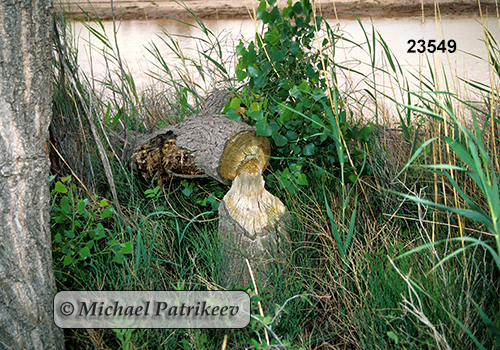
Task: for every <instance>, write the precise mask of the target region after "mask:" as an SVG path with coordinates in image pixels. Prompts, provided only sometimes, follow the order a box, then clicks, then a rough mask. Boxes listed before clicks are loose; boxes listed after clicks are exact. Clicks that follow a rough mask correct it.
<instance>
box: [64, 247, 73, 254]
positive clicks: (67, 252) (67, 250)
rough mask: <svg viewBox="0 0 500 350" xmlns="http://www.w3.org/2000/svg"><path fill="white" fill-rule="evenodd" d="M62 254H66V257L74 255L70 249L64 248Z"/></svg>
mask: <svg viewBox="0 0 500 350" xmlns="http://www.w3.org/2000/svg"><path fill="white" fill-rule="evenodd" d="M61 253H63V254H66V255H72V254H73V251H72V250H71V249H69V248H68V247H66V246H64V247H62V249H61Z"/></svg>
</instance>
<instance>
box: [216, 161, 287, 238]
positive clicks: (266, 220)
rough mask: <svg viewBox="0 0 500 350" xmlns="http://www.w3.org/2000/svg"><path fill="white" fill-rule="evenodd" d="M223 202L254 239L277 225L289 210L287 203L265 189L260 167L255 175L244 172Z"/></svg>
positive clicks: (246, 232)
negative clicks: (281, 216)
mask: <svg viewBox="0 0 500 350" xmlns="http://www.w3.org/2000/svg"><path fill="white" fill-rule="evenodd" d="M223 201H224V203H225V205H226V208H227V210H228V212H229V215H230V216H231V218H232V219H234V220H235V221H236V222H237V223H238V224H240V225H241V226H242V227H243V228H244V229H245V231H243V234H245V235H246V236H247V237H248V238H250V239H255V238H256V236H257V235H260V234H262V232H263V231H264V229H265V228H266V227H269V226H272V225H274V224H275V223H276V221H277V219H278V217H279V216H280V215H282V214H284V213H285V211H286V208H285V206H284V205H283V203H281V201H280V200H279V199H278V198H277V197H275V196H273V195H272V194H271V193H269V192H268V191H267V190H266V189H265V188H264V179H263V177H262V171H261V170H260V169H259V170H258V171H257V172H255V173H252V174H249V173H247V172H246V171H242V172H241V173H240V174H239V175H238V176H237V177H236V178H235V179H234V181H233V184H232V186H231V189H230V190H229V192H228V193H227V194H226V195H225V196H224V199H223Z"/></svg>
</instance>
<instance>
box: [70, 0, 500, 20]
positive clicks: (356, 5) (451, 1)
mask: <svg viewBox="0 0 500 350" xmlns="http://www.w3.org/2000/svg"><path fill="white" fill-rule="evenodd" d="M495 2H496V1H495V0H482V1H480V3H481V11H482V13H483V14H486V13H488V14H490V15H494V14H496V13H497V10H498V9H497V8H496V5H495ZM258 3H259V1H258V0H253V1H252V0H202V1H200V0H184V4H185V6H187V7H188V8H189V9H190V10H191V11H192V12H193V13H194V14H196V15H197V16H198V17H199V18H248V17H249V15H250V14H253V9H254V8H256V7H257V6H258ZM278 3H280V4H282V5H286V1H284V0H281V1H278ZM315 3H316V6H317V9H318V11H320V13H321V14H322V15H323V16H324V17H327V18H335V17H336V16H338V17H339V18H347V17H349V18H352V17H354V16H353V12H354V13H356V14H357V15H359V16H372V17H404V16H421V15H422V13H424V14H425V16H426V17H427V16H434V14H435V13H437V11H439V13H440V14H441V15H450V14H451V15H478V14H480V10H479V5H478V3H479V1H478V0H438V1H435V0H317V1H315ZM60 7H61V8H63V9H64V11H65V12H66V14H67V16H68V17H70V18H79V19H85V14H84V12H83V11H82V9H83V10H84V11H86V12H88V13H91V14H93V17H95V14H97V15H98V16H99V18H100V19H101V20H110V19H112V18H113V13H114V18H115V19H117V20H121V19H123V20H127V19H154V18H163V17H165V16H167V17H172V18H178V19H182V18H189V17H191V15H190V14H189V12H188V11H187V10H186V9H185V8H183V7H182V6H181V5H179V3H177V2H175V1H172V0H114V1H113V0H92V1H90V2H89V1H88V0H62V2H60ZM112 9H113V10H112ZM351 10H352V12H351Z"/></svg>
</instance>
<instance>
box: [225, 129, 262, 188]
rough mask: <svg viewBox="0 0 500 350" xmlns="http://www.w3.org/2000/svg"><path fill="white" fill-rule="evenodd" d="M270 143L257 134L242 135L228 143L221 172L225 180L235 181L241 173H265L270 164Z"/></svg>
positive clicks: (232, 138) (235, 136)
mask: <svg viewBox="0 0 500 350" xmlns="http://www.w3.org/2000/svg"><path fill="white" fill-rule="evenodd" d="M270 154H271V148H270V145H269V141H268V140H267V139H266V138H265V137H263V136H257V135H255V133H253V132H252V133H248V132H247V133H241V134H236V135H234V136H233V137H231V138H230V139H229V140H228V141H227V142H226V147H225V148H224V152H223V153H222V157H221V163H220V167H219V172H220V174H221V176H222V177H223V178H224V179H227V180H230V181H232V180H234V179H235V178H236V177H237V176H238V175H239V174H240V173H241V172H243V171H245V172H247V173H249V174H254V173H257V172H258V171H261V172H262V171H263V170H264V169H265V168H266V167H267V164H268V162H269V156H270Z"/></svg>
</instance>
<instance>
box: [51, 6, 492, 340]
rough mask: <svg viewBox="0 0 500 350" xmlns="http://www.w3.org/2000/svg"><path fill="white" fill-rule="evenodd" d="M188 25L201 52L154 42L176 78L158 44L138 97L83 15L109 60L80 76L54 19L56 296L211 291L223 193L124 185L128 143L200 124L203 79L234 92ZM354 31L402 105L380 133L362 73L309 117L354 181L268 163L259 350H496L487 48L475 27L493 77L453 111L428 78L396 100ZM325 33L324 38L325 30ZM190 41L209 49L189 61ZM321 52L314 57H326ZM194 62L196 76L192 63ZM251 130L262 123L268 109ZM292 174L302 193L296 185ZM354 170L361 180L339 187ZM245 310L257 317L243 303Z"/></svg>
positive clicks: (96, 334)
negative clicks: (281, 256) (267, 277)
mask: <svg viewBox="0 0 500 350" xmlns="http://www.w3.org/2000/svg"><path fill="white" fill-rule="evenodd" d="M193 18H194V24H193V25H195V26H198V27H199V28H200V29H201V33H203V36H202V37H200V38H197V39H198V44H199V47H200V50H199V56H198V57H185V56H184V54H183V53H182V48H180V47H178V46H176V45H175V42H176V41H175V38H174V37H173V36H171V35H169V34H168V33H167V32H164V34H163V35H162V36H161V38H162V40H163V41H164V43H166V44H167V45H170V46H171V49H172V50H173V51H174V52H175V53H176V54H177V55H178V57H179V58H180V62H181V66H179V67H177V68H173V67H171V66H169V65H167V64H166V63H165V62H164V61H163V60H162V59H161V55H159V50H158V48H157V47H155V46H152V47H150V50H151V53H152V54H153V60H155V61H154V62H152V63H153V64H154V65H156V66H157V67H160V68H162V69H163V70H164V73H166V74H164V76H167V78H166V79H165V78H162V80H161V84H162V86H164V90H161V91H158V85H157V86H156V87H155V89H146V90H144V91H138V90H137V89H136V87H135V84H134V80H133V77H132V76H131V75H130V73H129V72H128V70H127V67H126V64H125V63H124V62H122V61H121V59H120V55H119V52H117V51H116V50H115V49H113V45H112V40H113V39H112V38H114V34H113V33H107V34H106V35H104V33H103V32H102V29H103V27H102V23H101V22H100V20H99V19H98V18H96V16H95V15H92V20H93V21H94V24H95V25H97V28H98V29H95V30H92V31H91V32H92V35H94V36H95V37H96V38H98V39H99V40H101V41H102V42H103V44H104V45H105V46H106V47H108V50H107V51H104V52H100V53H99V54H101V55H103V56H104V58H106V59H107V60H108V62H109V66H108V67H109V72H108V74H107V75H106V78H105V80H104V81H94V80H92V79H91V78H90V77H86V76H84V75H82V74H81V72H80V73H78V72H77V68H76V67H77V66H78V65H77V61H76V52H75V49H74V47H73V46H72V44H71V43H72V33H71V32H70V31H69V28H70V27H69V25H68V23H66V20H65V19H64V16H58V17H57V21H56V24H57V26H56V27H57V35H55V37H54V67H55V69H54V89H55V94H54V121H53V123H52V126H51V141H52V143H53V150H52V153H51V159H52V171H53V174H54V177H53V178H52V182H51V190H52V202H51V229H52V236H53V251H54V252H53V257H54V269H55V272H56V278H57V288H58V290H84V289H102V290H207V289H217V288H219V286H218V283H219V280H220V256H219V247H218V219H217V218H218V214H217V207H218V202H219V201H220V200H221V199H222V197H223V196H224V194H225V193H226V192H227V190H228V188H227V187H225V186H222V185H219V184H216V183H214V182H212V181H187V180H184V181H179V180H173V181H171V182H170V183H167V184H163V187H162V188H160V187H157V184H156V183H155V182H154V181H152V182H147V181H145V180H143V179H140V178H138V177H136V175H135V174H134V173H133V171H132V170H131V169H130V167H129V165H128V161H127V152H126V146H127V143H128V142H129V140H130V139H131V138H132V136H133V135H134V134H135V133H137V132H139V133H142V132H146V130H151V129H154V128H157V127H161V126H163V125H166V124H168V123H171V122H175V121H177V120H179V119H182V117H183V116H185V115H189V114H190V113H193V112H196V111H198V110H199V109H200V108H201V107H202V104H203V97H204V96H206V94H207V92H209V91H210V89H211V88H213V85H211V84H212V82H214V81H220V80H221V77H223V79H222V80H223V81H225V82H226V83H228V84H230V83H231V82H232V81H233V80H232V77H230V76H229V75H228V71H229V69H228V68H227V67H226V65H227V62H224V61H223V59H222V53H221V47H220V43H219V41H218V38H217V36H215V35H214V34H213V33H212V32H210V31H209V30H208V29H207V28H206V27H205V26H204V24H203V22H201V21H200V20H199V19H197V18H196V17H195V16H194V15H193ZM360 25H361V22H360ZM314 30H315V31H318V30H319V28H314ZM364 30H365V34H366V39H367V40H366V43H365V44H361V43H359V44H357V45H359V46H361V47H363V48H364V49H365V52H366V58H365V60H364V62H366V65H367V66H368V67H370V68H371V70H372V72H373V73H375V72H384V74H385V75H386V79H391V81H392V83H393V86H394V92H395V93H394V95H398V96H399V97H400V99H398V100H397V101H400V102H398V105H397V107H396V115H395V116H394V117H395V118H396V120H398V121H399V130H398V131H394V130H393V129H390V128H389V127H388V126H387V125H384V118H382V112H383V111H384V110H385V109H386V107H387V106H385V105H383V104H382V103H381V102H380V101H381V99H383V100H385V101H386V103H387V104H391V103H393V101H396V98H395V96H394V95H384V93H382V92H381V91H379V89H378V86H379V82H377V81H374V79H375V77H376V76H375V74H368V75H366V76H361V78H362V79H364V81H365V82H366V83H367V84H368V86H369V89H368V92H369V93H366V94H362V93H361V92H360V91H341V90H338V93H339V98H341V99H342V106H341V107H339V106H340V104H337V105H335V101H333V100H334V99H331V100H330V103H331V105H328V104H327V102H325V104H324V105H322V107H321V110H322V111H327V112H324V113H325V114H328V110H330V111H332V112H331V115H329V116H330V117H332V116H334V115H335V116H337V115H340V113H342V111H345V114H344V116H346V127H345V128H336V126H338V124H336V122H333V119H332V118H330V119H328V118H325V119H323V120H322V121H321V122H319V121H317V123H322V124H321V128H318V129H317V130H316V132H317V133H318V135H320V134H324V135H326V138H325V139H328V140H329V141H328V142H330V143H332V144H336V147H334V149H333V150H332V152H333V151H335V152H336V157H337V158H338V159H344V154H345V157H347V158H349V157H352V158H353V159H358V160H360V162H359V165H360V166H362V167H364V168H363V169H361V171H360V168H359V167H358V168H356V167H352V166H351V165H352V164H351V163H349V162H342V161H341V162H340V163H335V162H333V165H332V164H325V163H324V162H316V161H315V159H319V158H315V157H313V156H308V157H306V156H303V155H302V156H301V155H300V154H299V155H297V156H294V157H293V158H292V159H289V158H285V157H278V159H275V160H274V161H273V163H272V167H271V168H270V171H269V173H268V174H267V175H266V186H267V187H268V188H269V189H270V191H271V192H272V193H273V194H274V195H276V196H278V197H279V198H280V199H281V200H282V201H283V203H284V204H285V205H286V207H287V208H288V210H289V212H290V217H291V218H290V221H289V225H288V234H289V238H290V239H289V241H290V242H289V248H288V254H287V256H286V257H285V261H283V262H282V264H280V265H279V266H278V268H277V269H276V271H273V273H274V274H275V276H274V277H273V279H272V280H275V281H277V282H278V283H274V284H273V285H272V286H271V287H268V288H266V289H262V288H261V286H260V285H259V284H258V287H259V289H258V292H259V295H260V297H261V304H262V308H263V313H264V316H265V317H267V322H272V323H271V324H268V325H267V327H269V328H268V332H267V337H268V339H269V340H270V341H271V344H273V345H272V347H278V346H281V345H280V344H283V346H286V348H294V349H298V348H304V349H314V348H342V349H344V348H345V349H355V348H360V349H448V348H451V349H454V348H460V349H476V348H484V349H495V348H497V347H498V346H499V345H500V339H499V336H498V334H499V333H500V332H499V331H498V326H499V322H500V319H499V317H498V315H500V313H499V312H498V311H499V297H498V296H499V293H498V292H499V282H498V281H499V279H498V276H499V272H500V270H499V267H500V265H499V257H498V256H499V249H500V241H499V233H500V232H499V226H498V225H499V223H498V215H499V207H498V206H499V204H498V201H499V195H498V179H499V171H500V167H499V162H498V145H499V128H498V126H499V123H500V121H499V119H498V106H499V103H498V102H499V100H498V94H497V91H498V86H499V78H500V72H499V71H498V62H499V58H500V57H499V52H500V50H499V47H498V45H497V43H496V42H495V41H494V38H493V36H492V35H491V34H489V33H488V32H486V34H485V45H487V48H488V49H489V52H490V55H489V57H487V58H485V59H487V60H489V62H490V63H491V67H492V69H493V71H494V73H495V74H494V76H493V78H492V81H491V83H490V85H484V84H482V85H481V84H479V83H477V82H472V83H470V87H469V88H470V90H471V91H476V92H479V94H478V95H477V96H478V97H477V98H475V99H471V98H469V99H465V98H463V96H458V95H457V94H456V92H455V91H452V90H450V88H449V86H448V85H446V89H447V90H445V91H440V92H438V89H437V88H436V86H435V81H436V77H437V76H438V75H441V76H442V77H443V78H446V77H445V76H444V73H443V72H442V71H441V70H437V69H432V70H431V72H432V73H431V76H430V77H427V78H424V81H423V82H422V83H423V86H424V89H425V90H426V91H428V92H423V91H419V90H416V89H412V88H411V86H410V84H408V80H409V79H408V77H409V76H410V75H411V74H412V72H406V71H405V70H403V69H402V68H401V66H400V65H399V63H398V62H397V60H396V58H395V57H394V56H393V54H392V53H391V51H390V48H389V47H387V45H386V43H385V42H384V41H383V38H382V37H381V36H380V35H379V34H378V33H377V32H376V31H375V30H374V29H373V28H364ZM325 35H331V37H330V38H337V39H338V34H337V33H334V32H330V33H327V34H325ZM268 39H269V40H271V41H273V42H274V40H275V38H274V37H268ZM204 45H210V46H211V47H212V49H213V52H211V53H206V51H204V50H202V48H203V47H205V46H204ZM235 46H236V45H235ZM340 47H341V46H340V45H339V43H337V48H336V49H337V50H339V49H341V48H340ZM311 50H314V49H311ZM327 50H328V49H327V48H324V51H321V52H319V53H317V54H318V56H317V57H319V58H320V59H321V57H325V55H327V54H330V53H331V52H329V51H327ZM381 50H382V52H383V53H384V55H385V59H386V62H387V65H386V66H382V67H379V66H377V65H376V64H375V62H376V60H375V53H378V52H381ZM313 53H314V52H313ZM186 60H190V64H194V65H195V67H197V73H198V74H200V75H201V76H202V77H203V78H202V79H201V80H196V79H194V78H192V77H188V76H184V77H183V78H182V79H179V78H178V76H177V75H176V74H175V70H176V69H177V70H182V71H185V69H186V66H185V65H186V64H187V63H186ZM207 60H208V62H209V64H208V68H207V66H206V65H205V64H202V62H205V63H206V62H207ZM324 62H329V61H326V60H325V61H324ZM182 64H184V66H183V65H182ZM275 68H276V67H275ZM276 69H278V68H276ZM346 69H347V68H346V67H343V66H340V65H337V64H335V62H329V63H327V65H326V67H323V70H322V74H326V75H327V77H328V79H332V81H335V75H338V74H340V73H342V72H343V71H345V70H346ZM304 74H305V73H304ZM353 74H355V73H353ZM298 76H299V77H300V76H301V75H300V74H298ZM153 77H154V76H153ZM450 79H451V78H450ZM443 80H444V79H443ZM294 91H295V92H294V95H296V96H299V94H298V91H299V90H294ZM304 91H305V90H304ZM335 91H337V90H335ZM300 92H301V93H303V95H306V94H305V92H303V91H300ZM471 95H472V94H471ZM301 96H302V95H301ZM318 96H319V95H317V97H318ZM325 96H326V95H325ZM331 96H333V95H331ZM318 100H319V97H318ZM325 101H326V100H325ZM401 101H402V102H401ZM278 102H280V101H278ZM281 102H283V101H281ZM281 102H280V103H281ZM280 103H278V104H276V105H277V106H278V107H276V108H282V109H281V110H282V111H283V112H284V111H286V110H288V111H290V112H292V113H295V115H296V117H297V118H300V117H303V118H304V119H303V120H304V121H305V122H307V121H308V118H310V117H309V114H307V113H309V112H307V111H306V112H304V111H302V112H301V111H298V110H296V109H295V108H290V107H287V105H285V104H283V103H281V104H280ZM280 106H281V107H280ZM351 106H356V107H355V108H354V107H351ZM373 111H376V113H377V115H379V114H380V118H379V119H378V121H377V123H376V125H374V127H373V130H372V131H371V133H370V136H369V141H368V142H365V141H364V140H363V138H361V137H352V138H350V139H349V138H348V137H347V136H348V135H347V133H353V132H358V133H359V132H360V130H362V127H363V126H365V125H366V124H367V123H366V122H365V121H363V117H362V116H363V115H365V114H367V115H370V114H373ZM365 112H366V113H365ZM266 113H268V112H267V111H266ZM62 115H64V116H65V118H61V116H62ZM179 115H180V118H179ZM160 116H161V118H160ZM466 116H475V118H469V119H467V118H466ZM266 118H268V120H269V121H271V118H272V114H269V115H268V116H267V117H266ZM349 118H351V119H352V120H351V119H349ZM320 119H321V118H320ZM320 119H317V120H320ZM315 120H316V119H315ZM356 127H357V129H356ZM264 130H265V128H264ZM288 135H290V134H288ZM279 136H280V134H279V131H277V132H275V134H273V136H271V137H272V138H273V139H274V140H275V141H276V140H278V141H279V142H281V139H280V137H279ZM282 136H283V135H282ZM318 137H320V136H318ZM342 140H343V141H342ZM346 140H347V141H346ZM287 142H288V141H287ZM289 142H291V141H289ZM321 144H322V143H321V142H318V143H317V147H320V146H321ZM56 150H57V152H56ZM318 152H322V150H319V151H318ZM273 154H274V153H273ZM311 154H312V153H311ZM320 154H321V156H323V155H324V154H325V153H320ZM322 159H323V158H322ZM297 164H300V166H301V167H300V168H299V167H297ZM335 164H336V165H335ZM285 168H286V170H287V171H288V172H286V171H285ZM304 169H308V170H307V181H303V177H301V175H300V174H301V173H303V172H305V171H304ZM366 169H369V170H370V172H369V173H368V174H367V175H362V176H360V177H357V176H354V177H351V179H350V180H349V175H352V174H353V173H354V174H358V173H362V174H366V172H365V170H366ZM68 175H71V177H69V176H68ZM285 181H288V183H289V184H294V185H295V186H294V187H293V190H290V191H289V190H287V189H286V188H285V186H283V183H284V182H285ZM305 183H307V185H305ZM105 198H106V199H107V200H106V201H104V199H105ZM241 287H243V288H245V289H247V290H248V289H251V290H252V291H253V290H254V286H253V285H249V286H241ZM252 312H253V314H254V315H259V310H258V307H257V304H256V303H252ZM277 315H278V317H276V318H275V316H277ZM65 336H66V340H67V347H68V348H70V349H71V348H73V349H109V348H112V349H115V348H116V349H118V348H124V349H158V348H165V349H170V348H172V349H177V348H185V349H192V348H196V349H221V348H223V343H224V341H225V340H224V339H225V338H226V336H227V348H228V349H239V348H242V349H243V348H259V347H263V348H265V347H266V345H265V342H266V341H267V340H266V332H265V331H264V326H263V323H262V322H260V321H259V320H257V319H252V321H251V324H250V325H249V326H248V327H247V328H245V329H242V330H184V329H180V330H170V329H136V330H102V329H95V330H66V331H65Z"/></svg>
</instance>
